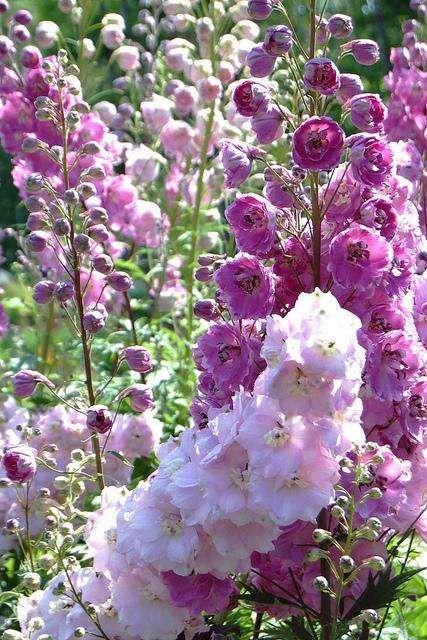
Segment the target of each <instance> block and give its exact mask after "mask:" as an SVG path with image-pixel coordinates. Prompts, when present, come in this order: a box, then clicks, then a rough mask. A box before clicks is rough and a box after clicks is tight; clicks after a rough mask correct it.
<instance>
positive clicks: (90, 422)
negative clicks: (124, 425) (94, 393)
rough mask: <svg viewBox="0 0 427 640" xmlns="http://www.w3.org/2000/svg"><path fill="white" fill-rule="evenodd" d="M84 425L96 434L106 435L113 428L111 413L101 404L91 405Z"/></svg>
mask: <svg viewBox="0 0 427 640" xmlns="http://www.w3.org/2000/svg"><path fill="white" fill-rule="evenodd" d="M86 425H87V427H88V428H89V429H90V430H91V431H96V433H107V431H109V430H110V429H111V427H112V426H113V417H112V415H111V411H110V410H109V408H108V407H106V406H105V405H103V404H94V405H92V406H91V407H89V409H88V410H87V413H86Z"/></svg>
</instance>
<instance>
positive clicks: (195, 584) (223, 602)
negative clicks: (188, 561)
mask: <svg viewBox="0 0 427 640" xmlns="http://www.w3.org/2000/svg"><path fill="white" fill-rule="evenodd" d="M162 579H163V582H164V583H165V584H166V586H167V587H168V589H169V593H170V596H171V598H172V601H173V603H174V604H175V605H176V606H177V607H186V608H187V609H188V610H189V611H190V612H191V613H192V614H193V615H195V616H197V615H199V614H200V613H201V612H202V611H204V612H205V613H209V614H214V613H219V612H221V611H224V609H227V607H228V605H229V602H230V597H231V596H232V595H234V594H235V593H237V588H236V587H235V585H234V582H233V581H232V580H231V578H225V579H224V580H220V579H219V578H216V577H215V576H213V575H211V574H210V573H201V574H192V575H189V576H180V575H177V574H176V573H174V572H173V571H168V572H167V573H163V574H162Z"/></svg>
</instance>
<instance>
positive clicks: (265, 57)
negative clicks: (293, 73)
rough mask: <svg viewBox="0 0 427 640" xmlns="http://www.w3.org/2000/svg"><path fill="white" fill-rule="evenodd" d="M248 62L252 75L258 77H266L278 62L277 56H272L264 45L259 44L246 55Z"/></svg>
mask: <svg viewBox="0 0 427 640" xmlns="http://www.w3.org/2000/svg"><path fill="white" fill-rule="evenodd" d="M246 64H247V65H248V67H249V71H250V72H251V75H253V76H255V77H256V78H266V77H267V76H269V75H270V73H272V71H273V69H274V66H275V64H276V58H275V57H274V56H270V55H269V54H268V53H267V52H266V51H265V50H264V48H263V47H262V45H260V44H259V45H256V46H255V47H253V48H252V49H251V50H250V51H249V53H248V55H247V56H246Z"/></svg>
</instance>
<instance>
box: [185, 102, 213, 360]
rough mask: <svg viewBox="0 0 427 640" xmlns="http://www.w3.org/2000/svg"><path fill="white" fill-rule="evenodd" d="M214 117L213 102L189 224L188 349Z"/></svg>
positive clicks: (191, 333)
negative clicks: (202, 209)
mask: <svg viewBox="0 0 427 640" xmlns="http://www.w3.org/2000/svg"><path fill="white" fill-rule="evenodd" d="M214 116H215V101H213V102H212V103H211V106H210V109H209V114H208V119H207V121H206V127H205V133H204V136H203V142H202V147H201V149H200V166H199V173H198V176H197V189H196V200H195V203H194V212H193V219H192V222H191V246H190V256H189V263H188V266H189V269H190V276H189V282H188V308H187V334H188V341H189V343H188V348H189V349H190V348H191V341H192V336H193V324H194V309H193V307H194V280H195V278H194V269H195V266H196V265H195V263H196V257H197V244H198V240H199V223H200V209H201V204H202V198H203V192H204V187H205V185H204V177H205V171H206V167H207V163H208V158H207V153H208V149H209V144H210V141H211V137H212V130H213V123H214Z"/></svg>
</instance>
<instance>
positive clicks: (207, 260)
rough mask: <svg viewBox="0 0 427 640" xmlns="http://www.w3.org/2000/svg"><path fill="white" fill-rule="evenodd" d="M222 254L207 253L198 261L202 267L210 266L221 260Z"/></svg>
mask: <svg viewBox="0 0 427 640" xmlns="http://www.w3.org/2000/svg"><path fill="white" fill-rule="evenodd" d="M219 258H220V256H219V255H218V254H217V253H205V254H203V255H201V256H199V258H198V263H199V265H200V266H201V267H210V266H211V265H212V264H215V262H216V261H217V260H219Z"/></svg>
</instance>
